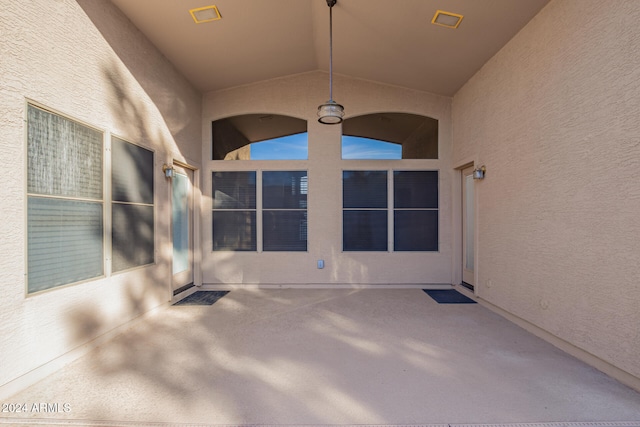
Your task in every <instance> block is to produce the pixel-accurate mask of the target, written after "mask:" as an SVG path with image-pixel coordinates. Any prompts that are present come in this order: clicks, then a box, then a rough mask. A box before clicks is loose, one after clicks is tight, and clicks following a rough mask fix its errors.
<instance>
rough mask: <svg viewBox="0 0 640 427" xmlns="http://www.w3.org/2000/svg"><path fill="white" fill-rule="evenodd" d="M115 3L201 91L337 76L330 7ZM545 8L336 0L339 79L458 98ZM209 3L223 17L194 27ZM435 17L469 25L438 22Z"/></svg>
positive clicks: (532, 2)
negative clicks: (307, 75)
mask: <svg viewBox="0 0 640 427" xmlns="http://www.w3.org/2000/svg"><path fill="white" fill-rule="evenodd" d="M111 1H112V2H113V3H114V4H115V5H116V6H117V7H118V8H119V9H120V10H122V12H124V14H126V15H127V17H128V18H129V19H130V20H131V21H132V22H133V23H134V24H135V25H136V26H137V27H138V28H139V29H140V30H141V31H142V32H143V33H144V34H145V35H146V36H147V37H148V38H149V39H150V40H151V42H152V43H154V44H155V46H156V47H157V48H158V49H159V50H160V51H161V52H162V53H163V54H164V55H165V56H166V57H167V58H168V59H169V60H170V61H171V62H172V63H173V64H174V65H175V67H176V68H177V69H178V70H179V71H180V72H181V73H182V74H183V75H184V76H185V77H186V78H187V79H188V80H190V81H191V82H192V84H193V85H194V86H195V87H196V88H198V89H199V90H201V91H215V90H221V89H226V88H230V87H235V86H240V85H246V84H250V83H253V82H257V81H263V80H268V79H273V78H277V77H281V76H286V75H291V74H297V73H304V72H309V71H315V70H322V71H328V69H329V8H328V7H327V3H326V0H270V1H266V0H181V1H176V0H136V1H130V0H111ZM547 3H548V0H517V1H514V0H401V1H397V0H396V1H383V0H338V2H337V4H336V6H335V7H334V10H333V12H334V13H333V20H334V22H333V24H334V25H333V36H334V46H333V58H334V61H333V62H334V64H333V65H334V72H335V73H337V74H343V75H348V76H351V77H355V78H360V79H366V80H372V81H377V82H381V83H386V84H391V85H397V86H403V87H408V88H412V89H418V90H422V91H427V92H431V93H435V94H440V95H445V96H452V95H454V94H455V93H456V92H457V91H458V89H460V87H461V86H462V85H464V83H465V82H466V81H467V80H468V79H469V78H470V77H471V76H473V74H474V73H476V72H477V71H478V70H479V69H480V68H481V67H482V65H483V64H484V63H485V62H486V61H487V60H488V59H489V58H491V57H492V56H493V55H494V54H495V53H496V52H498V51H499V50H500V49H501V48H502V47H503V46H504V45H505V44H506V43H507V42H508V41H509V40H510V39H511V38H512V37H513V36H514V35H515V34H516V33H517V32H518V31H520V30H521V29H522V28H523V27H524V26H525V25H526V24H527V22H529V21H530V20H531V19H532V18H533V17H534V16H535V15H536V14H537V13H538V12H539V11H540V9H542V8H543V7H544V6H545V5H546V4H547ZM208 5H216V6H217V8H218V10H219V11H220V15H221V16H222V19H220V20H216V21H212V22H207V23H201V24H196V23H195V22H194V19H193V18H192V16H191V14H190V13H189V10H190V9H194V8H200V7H204V6H208ZM437 10H444V11H447V12H452V13H455V14H460V15H463V16H464V18H463V20H462V22H461V24H460V25H459V27H458V28H457V29H451V28H446V27H443V26H438V25H434V24H432V23H431V20H432V18H433V16H434V14H435V13H436V11H437Z"/></svg>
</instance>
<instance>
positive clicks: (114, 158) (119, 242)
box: [111, 137, 155, 272]
mask: <svg viewBox="0 0 640 427" xmlns="http://www.w3.org/2000/svg"><path fill="white" fill-rule="evenodd" d="M111 165H112V166H111V183H112V201H113V203H112V207H111V212H112V232H111V239H112V255H113V256H112V270H113V271H114V272H116V271H122V270H126V269H129V268H133V267H138V266H141V265H147V264H152V263H153V262H154V252H155V245H154V213H153V212H154V206H153V201H154V198H153V152H152V151H150V150H147V149H145V148H142V147H140V146H137V145H134V144H131V143H129V142H126V141H123V140H121V139H119V138H115V137H112V138H111Z"/></svg>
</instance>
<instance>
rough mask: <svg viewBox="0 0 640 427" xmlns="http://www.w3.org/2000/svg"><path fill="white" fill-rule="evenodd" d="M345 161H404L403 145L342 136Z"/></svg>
mask: <svg viewBox="0 0 640 427" xmlns="http://www.w3.org/2000/svg"><path fill="white" fill-rule="evenodd" d="M342 158H343V159H344V160H369V159H382V160H398V159H402V145H400V144H394V143H392V142H385V141H380V140H377V139H369V138H362V137H360V136H347V135H342Z"/></svg>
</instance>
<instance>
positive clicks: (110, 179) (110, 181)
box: [105, 133, 158, 275]
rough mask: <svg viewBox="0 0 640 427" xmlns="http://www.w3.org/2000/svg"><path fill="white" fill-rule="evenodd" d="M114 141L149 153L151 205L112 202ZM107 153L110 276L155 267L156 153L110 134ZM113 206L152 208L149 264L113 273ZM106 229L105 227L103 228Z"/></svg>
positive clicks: (156, 219)
mask: <svg viewBox="0 0 640 427" xmlns="http://www.w3.org/2000/svg"><path fill="white" fill-rule="evenodd" d="M114 138H115V139H119V140H120V141H122V142H124V143H127V144H131V145H133V146H135V147H138V148H141V149H143V150H147V151H149V152H150V153H151V158H152V160H151V167H152V174H151V184H152V193H151V198H152V200H153V203H151V204H145V203H137V202H122V201H116V200H114V191H113V190H114V189H113V140H114ZM108 141H109V152H110V156H108V157H109V168H108V186H109V187H108V188H109V207H108V211H109V216H108V219H109V227H108V230H105V231H106V232H107V233H108V237H109V240H108V242H109V260H110V262H109V272H110V273H111V274H112V275H116V274H121V273H125V272H128V271H131V270H136V269H139V268H145V267H148V266H152V265H156V264H157V262H158V260H157V257H156V250H157V247H158V242H157V233H156V225H157V222H158V218H157V209H156V192H157V185H156V173H155V172H156V151H155V150H154V149H152V148H150V147H147V146H145V145H143V144H139V143H135V142H131V141H130V140H128V139H126V138H123V137H121V136H119V135H116V134H113V133H112V134H110V135H109V138H108ZM114 205H131V206H147V207H152V209H153V227H152V231H153V251H152V258H153V261H152V262H150V263H146V264H140V265H134V266H131V267H128V268H125V269H122V270H117V271H115V270H114V268H113V261H114V256H113V253H114V247H113V232H114V215H113V206H114ZM105 228H107V227H105Z"/></svg>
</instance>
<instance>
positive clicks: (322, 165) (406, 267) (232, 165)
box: [202, 72, 453, 286]
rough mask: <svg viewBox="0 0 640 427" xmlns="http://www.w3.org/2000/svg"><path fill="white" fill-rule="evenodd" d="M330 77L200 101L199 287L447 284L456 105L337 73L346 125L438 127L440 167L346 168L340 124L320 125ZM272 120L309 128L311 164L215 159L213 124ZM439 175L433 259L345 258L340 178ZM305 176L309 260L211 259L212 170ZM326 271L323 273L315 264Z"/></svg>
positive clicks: (417, 163)
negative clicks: (375, 117)
mask: <svg viewBox="0 0 640 427" xmlns="http://www.w3.org/2000/svg"><path fill="white" fill-rule="evenodd" d="M328 85H329V77H328V74H327V73H323V72H311V73H305V74H300V75H295V76H289V77H285V78H280V79H276V80H270V81H266V82H260V83H256V84H252V85H248V86H243V87H238V88H234V89H228V90H224V91H218V92H212V93H207V94H205V95H204V102H203V125H202V126H203V128H202V132H203V144H202V145H203V154H202V158H203V177H202V182H203V185H202V191H203V205H202V218H203V220H202V224H203V229H202V238H203V243H202V269H203V283H205V284H213V285H220V284H226V285H243V286H246V285H251V286H255V285H284V286H294V285H295V286H298V285H302V286H319V285H320V286H362V285H395V286H399V285H415V284H450V283H451V271H452V266H451V253H452V240H451V197H450V188H451V185H452V176H453V174H452V172H451V170H450V164H451V148H450V147H451V144H450V138H451V137H450V128H451V124H450V105H451V99H450V98H446V97H440V96H435V95H432V94H428V93H424V92H419V91H413V90H408V89H404V88H399V87H392V86H386V85H380V84H376V83H371V82H368V81H362V80H355V79H350V78H347V77H343V76H339V75H338V76H336V75H334V88H333V89H334V92H333V93H334V98H335V99H336V101H338V102H340V103H342V104H343V105H344V106H345V110H346V115H347V116H346V117H349V116H358V115H362V114H367V113H376V112H406V113H413V114H421V115H425V116H429V117H433V118H435V119H438V120H439V121H440V122H439V125H440V127H439V129H440V135H439V136H440V158H439V159H438V160H395V161H381V160H377V161H363V160H360V161H353V160H352V161H343V160H341V126H339V125H338V126H327V125H322V124H319V123H318V121H317V115H316V112H317V108H318V105H320V104H321V103H323V102H325V101H326V100H327V97H328V89H329V87H328ZM250 113H272V114H283V115H288V116H293V117H298V118H301V119H305V120H307V123H308V133H309V159H308V160H306V161H288V162H284V161H215V162H214V161H211V160H206V159H211V122H212V121H213V120H217V119H220V118H225V117H230V116H235V115H240V114H250ZM380 168H386V169H388V170H393V169H400V170H410V169H437V170H439V171H440V224H439V247H440V251H439V252H437V253H429V252H414V253H410V252H395V253H386V252H384V253H380V252H342V228H341V227H342V171H343V170H350V169H380ZM275 169H281V170H287V169H290V170H291V169H292V170H308V176H309V196H308V197H309V199H308V221H309V228H308V251H307V252H290V253H281V252H262V253H260V252H257V253H256V252H253V253H247V252H218V251H216V252H213V251H212V238H211V227H212V226H211V206H212V203H211V172H212V171H213V170H216V171H223V170H275ZM319 259H323V260H324V261H325V268H324V269H318V268H317V260H319Z"/></svg>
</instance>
